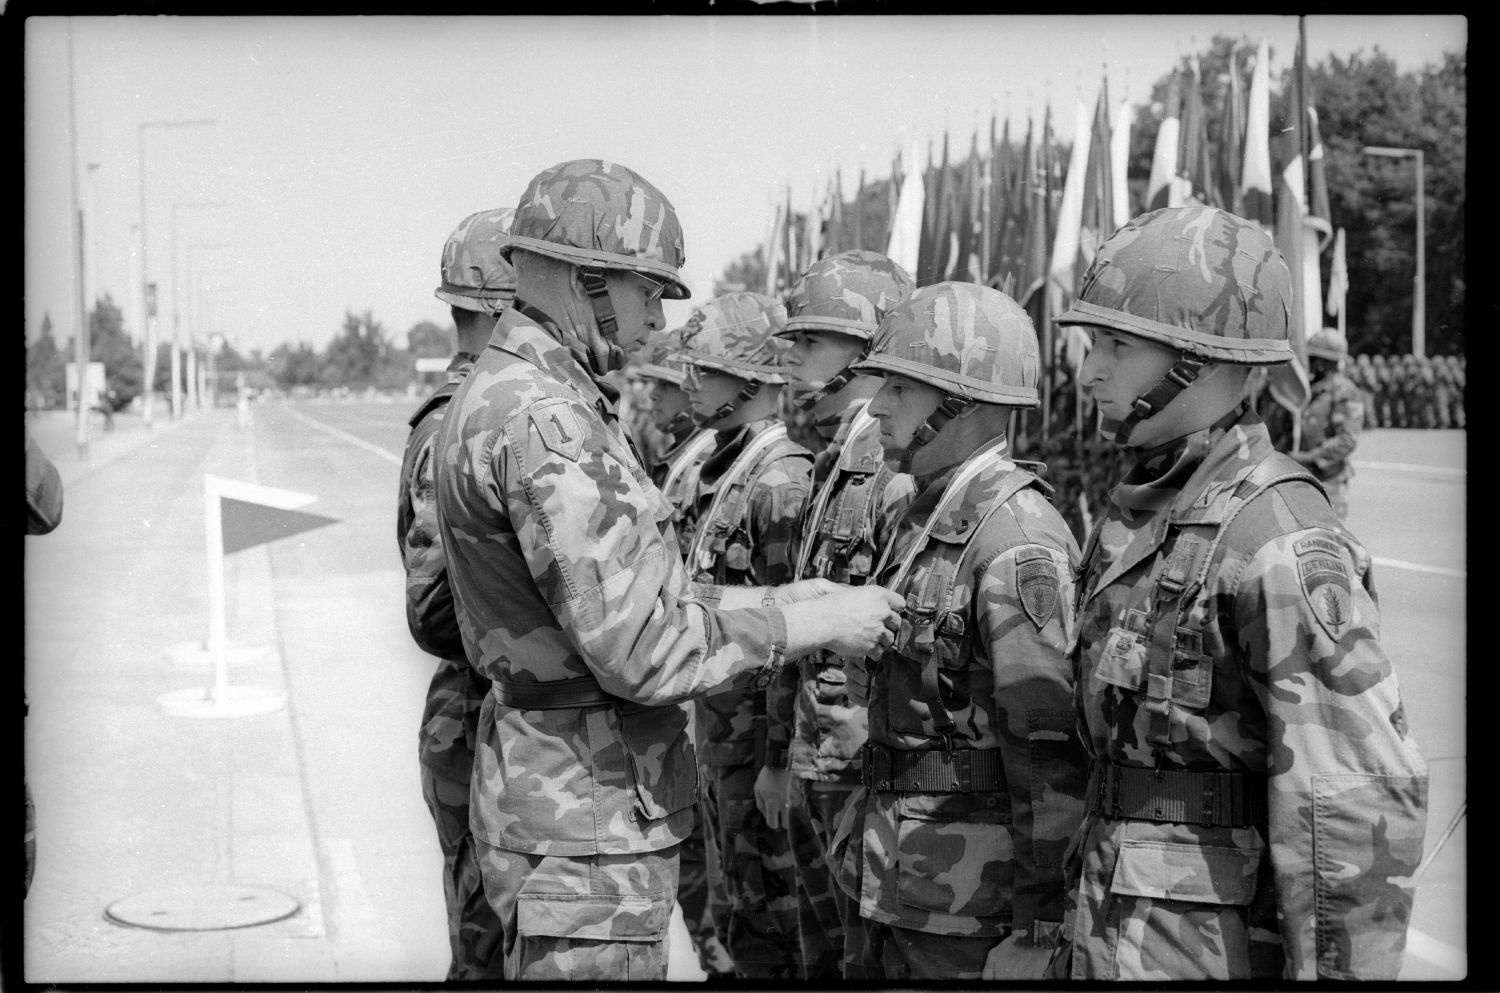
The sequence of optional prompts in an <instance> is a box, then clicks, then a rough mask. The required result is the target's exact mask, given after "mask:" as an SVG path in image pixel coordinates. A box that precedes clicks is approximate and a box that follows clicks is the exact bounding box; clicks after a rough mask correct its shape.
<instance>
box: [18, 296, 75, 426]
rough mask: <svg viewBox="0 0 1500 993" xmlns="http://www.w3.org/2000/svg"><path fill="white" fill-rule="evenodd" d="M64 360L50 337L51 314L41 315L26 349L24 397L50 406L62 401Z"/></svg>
mask: <svg viewBox="0 0 1500 993" xmlns="http://www.w3.org/2000/svg"><path fill="white" fill-rule="evenodd" d="M65 366H66V359H64V358H63V355H62V353H61V352H60V351H58V349H57V339H55V338H54V337H53V336H52V315H51V314H47V313H44V314H42V331H41V334H39V335H38V336H37V339H36V341H34V342H32V343H31V344H30V345H29V346H28V347H27V349H26V392H27V393H28V394H29V396H28V398H27V399H28V400H29V401H34V402H37V403H39V404H40V405H42V406H44V407H47V408H51V407H58V406H61V405H62V404H63V403H65V402H66V397H64V395H63V391H64V390H65V389H66V378H65V373H64V369H65Z"/></svg>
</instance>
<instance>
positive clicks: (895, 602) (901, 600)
mask: <svg viewBox="0 0 1500 993" xmlns="http://www.w3.org/2000/svg"><path fill="white" fill-rule="evenodd" d="M885 602H886V603H887V604H889V605H890V608H891V609H892V610H902V609H904V608H905V607H906V597H904V596H902V595H901V594H900V593H894V592H892V591H891V590H886V591H885Z"/></svg>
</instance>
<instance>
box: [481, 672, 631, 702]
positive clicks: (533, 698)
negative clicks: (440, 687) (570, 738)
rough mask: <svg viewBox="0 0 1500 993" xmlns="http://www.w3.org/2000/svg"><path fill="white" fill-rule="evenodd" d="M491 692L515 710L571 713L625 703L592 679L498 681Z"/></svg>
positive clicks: (588, 677)
mask: <svg viewBox="0 0 1500 993" xmlns="http://www.w3.org/2000/svg"><path fill="white" fill-rule="evenodd" d="M493 690H494V693H495V697H496V699H498V700H499V701H500V702H501V703H503V704H505V705H506V706H507V707H514V708H516V709H517V710H571V709H576V708H579V707H603V706H609V705H613V704H626V703H627V701H625V700H622V699H620V698H619V697H617V696H611V695H610V694H608V693H606V692H604V690H603V689H602V688H601V687H600V686H599V681H598V680H596V679H595V678H594V677H593V676H578V677H575V678H573V679H557V680H551V681H549V682H545V683H518V682H516V681H515V680H512V679H506V678H504V677H501V678H500V679H498V680H496V681H495V683H494V686H493Z"/></svg>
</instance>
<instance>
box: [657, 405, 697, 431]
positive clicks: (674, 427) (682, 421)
mask: <svg viewBox="0 0 1500 993" xmlns="http://www.w3.org/2000/svg"><path fill="white" fill-rule="evenodd" d="M692 424H693V413H692V411H691V410H679V411H678V412H677V413H675V414H673V415H672V416H671V418H670V419H669V420H668V421H667V423H666V425H665V426H663V427H662V429H661V430H662V431H664V432H666V433H667V434H671V435H675V434H679V433H680V432H683V431H686V430H687V429H688V428H689V427H691V426H692Z"/></svg>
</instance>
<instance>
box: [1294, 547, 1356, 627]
mask: <svg viewBox="0 0 1500 993" xmlns="http://www.w3.org/2000/svg"><path fill="white" fill-rule="evenodd" d="M1297 578H1298V579H1299V580H1301V582H1302V595H1303V596H1305V597H1306V598H1307V604H1308V606H1309V607H1311V608H1312V613H1313V616H1314V617H1316V618H1317V619H1318V623H1319V624H1321V625H1322V626H1323V630H1324V631H1326V632H1328V637H1330V638H1332V639H1333V640H1334V641H1338V640H1339V639H1340V638H1342V637H1343V636H1344V632H1345V631H1348V630H1349V627H1350V625H1351V624H1353V623H1354V601H1353V598H1352V597H1351V595H1350V586H1349V570H1348V568H1347V567H1346V566H1345V565H1344V560H1343V559H1341V558H1335V557H1333V556H1330V555H1324V554H1311V555H1305V556H1299V557H1298V559H1297Z"/></svg>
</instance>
